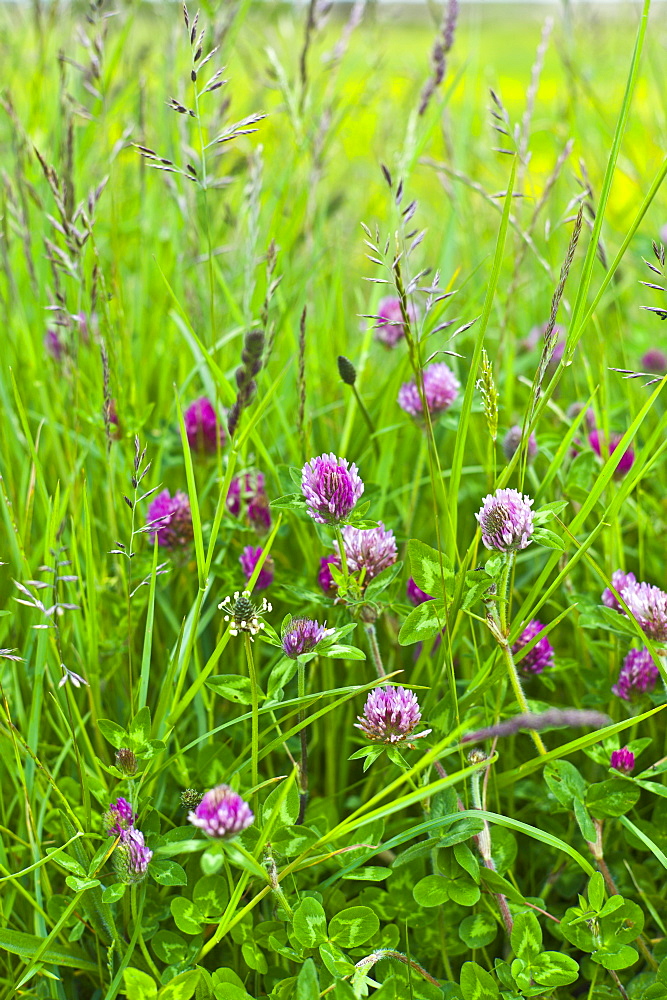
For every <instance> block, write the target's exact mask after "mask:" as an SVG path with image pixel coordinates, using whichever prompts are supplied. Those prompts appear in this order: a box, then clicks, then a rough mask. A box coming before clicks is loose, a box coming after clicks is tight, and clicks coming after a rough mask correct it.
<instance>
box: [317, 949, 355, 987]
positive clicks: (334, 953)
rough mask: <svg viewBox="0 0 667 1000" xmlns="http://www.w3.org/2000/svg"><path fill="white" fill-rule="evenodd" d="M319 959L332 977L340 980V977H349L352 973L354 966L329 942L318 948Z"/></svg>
mask: <svg viewBox="0 0 667 1000" xmlns="http://www.w3.org/2000/svg"><path fill="white" fill-rule="evenodd" d="M319 952H320V958H321V959H322V961H323V962H324V964H325V966H326V967H327V969H328V970H329V972H330V973H331V975H332V976H333V977H334V979H340V977H341V976H349V975H351V973H353V972H354V965H353V964H352V962H350V960H349V959H348V958H347V956H346V955H345V953H344V952H342V951H341V949H340V948H339V947H338V946H337V945H335V944H332V943H331V941H325V942H324V943H323V944H321V945H320V947H319Z"/></svg>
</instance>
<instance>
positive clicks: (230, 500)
mask: <svg viewBox="0 0 667 1000" xmlns="http://www.w3.org/2000/svg"><path fill="white" fill-rule="evenodd" d="M227 510H228V511H229V513H230V514H233V515H234V517H238V516H239V514H240V513H241V479H240V478H239V476H234V478H233V479H232V481H231V483H230V484H229V493H228V494H227Z"/></svg>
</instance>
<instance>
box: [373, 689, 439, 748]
mask: <svg viewBox="0 0 667 1000" xmlns="http://www.w3.org/2000/svg"><path fill="white" fill-rule="evenodd" d="M421 717H422V715H421V710H420V708H419V702H418V701H417V698H416V696H415V695H414V694H413V692H412V691H406V689H405V688H403V687H377V688H374V689H373V690H372V691H371V692H370V694H369V695H368V698H367V699H366V704H365V706H364V714H363V716H362V715H358V716H357V719H358V720H359V721H358V722H355V726H356V727H357V729H361V731H362V732H363V734H364V736H366V737H367V738H368V739H369V740H371V741H372V742H374V743H391V744H394V745H395V744H397V743H406V742H408V741H409V740H418V739H421V738H422V736H428V734H429V733H430V732H431V730H430V729H424V730H423V731H422V732H421V733H415V729H416V728H417V726H418V725H419V723H420V721H421Z"/></svg>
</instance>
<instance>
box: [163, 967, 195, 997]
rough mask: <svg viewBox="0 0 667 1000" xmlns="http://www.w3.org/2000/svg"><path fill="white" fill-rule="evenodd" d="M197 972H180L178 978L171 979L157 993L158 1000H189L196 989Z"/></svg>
mask: <svg viewBox="0 0 667 1000" xmlns="http://www.w3.org/2000/svg"><path fill="white" fill-rule="evenodd" d="M199 978H200V975H199V970H198V969H191V970H189V971H188V972H181V974H180V976H176V977H175V979H171V980H170V981H169V982H168V983H167V985H166V986H163V987H162V989H161V990H160V992H159V993H158V1000H190V998H191V997H192V996H193V995H194V992H195V990H196V989H197V983H198V982H199Z"/></svg>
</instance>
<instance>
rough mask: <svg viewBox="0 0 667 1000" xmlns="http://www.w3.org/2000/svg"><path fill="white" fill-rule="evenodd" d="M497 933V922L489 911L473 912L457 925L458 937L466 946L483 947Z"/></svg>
mask: <svg viewBox="0 0 667 1000" xmlns="http://www.w3.org/2000/svg"><path fill="white" fill-rule="evenodd" d="M497 933H498V924H497V923H496V921H495V920H494V919H493V917H492V916H491V915H490V914H489V913H475V914H473V915H472V916H470V917H465V918H464V919H463V920H462V921H461V923H460V925H459V937H460V938H461V940H462V941H463V943H464V944H466V945H467V946H468V948H485V947H486V946H487V944H491V942H492V941H493V940H494V939H495V937H496V934H497Z"/></svg>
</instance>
